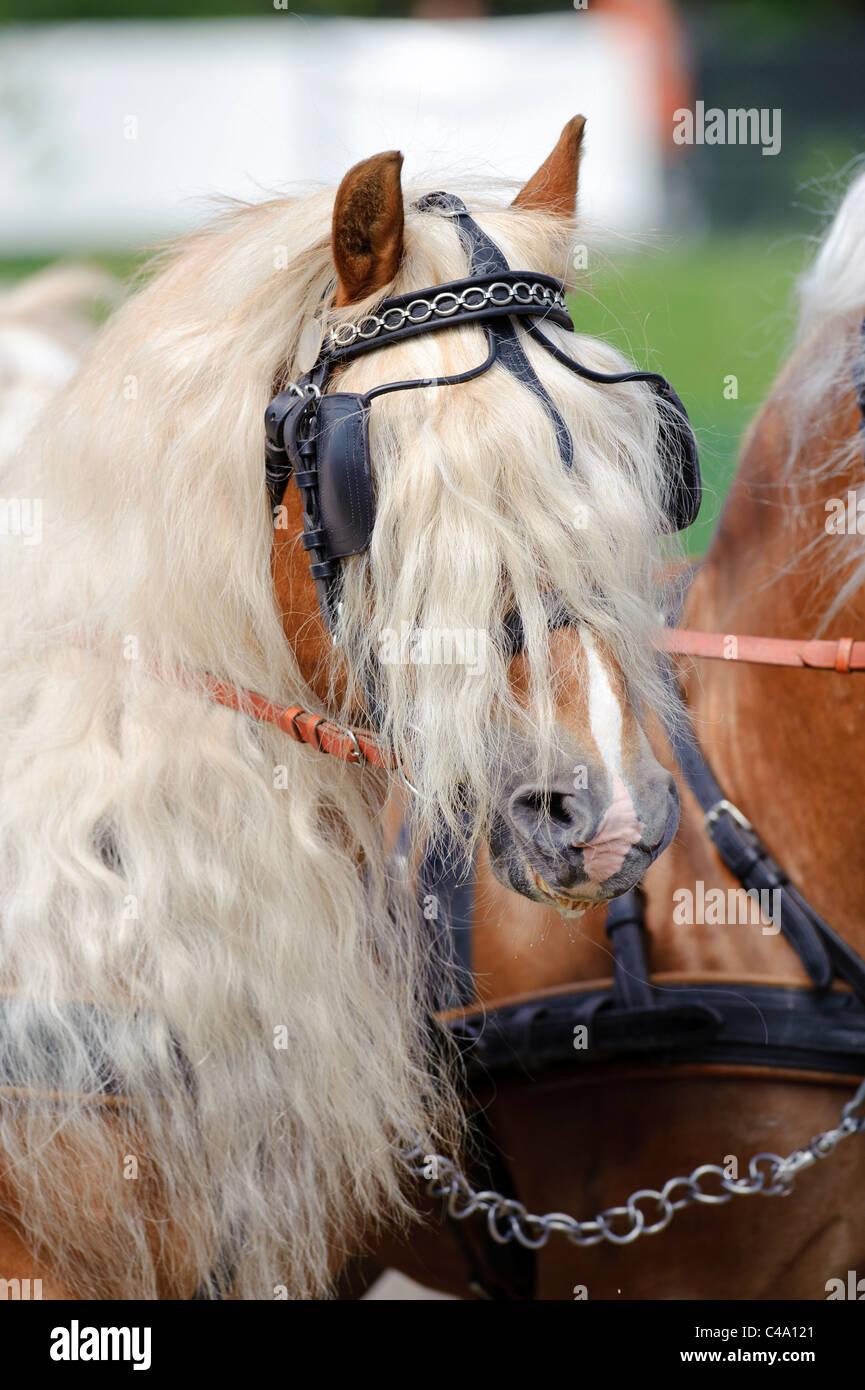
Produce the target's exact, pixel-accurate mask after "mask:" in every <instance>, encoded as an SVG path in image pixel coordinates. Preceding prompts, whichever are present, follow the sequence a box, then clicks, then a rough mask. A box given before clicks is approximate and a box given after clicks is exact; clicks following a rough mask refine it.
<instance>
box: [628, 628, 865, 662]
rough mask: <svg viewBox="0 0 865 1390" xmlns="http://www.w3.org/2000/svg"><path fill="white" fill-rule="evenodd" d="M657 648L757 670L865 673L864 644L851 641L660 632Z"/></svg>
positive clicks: (678, 630)
mask: <svg viewBox="0 0 865 1390" xmlns="http://www.w3.org/2000/svg"><path fill="white" fill-rule="evenodd" d="M655 645H656V646H657V647H658V648H659V649H660V650H661V651H665V652H670V653H671V655H673V656H701V657H708V658H710V659H712V660H717V661H737V662H747V663H748V664H751V665H757V666H798V667H800V668H801V669H803V670H812V671H841V672H844V673H848V672H851V671H865V642H854V641H853V638H852V637H839V638H838V640H837V641H813V642H802V641H799V640H797V639H795V638H788V637H751V636H747V635H745V634H741V633H736V632H698V631H696V630H694V629H692V628H680V627H669V628H661V629H659V631H658V634H657V636H656V638H655Z"/></svg>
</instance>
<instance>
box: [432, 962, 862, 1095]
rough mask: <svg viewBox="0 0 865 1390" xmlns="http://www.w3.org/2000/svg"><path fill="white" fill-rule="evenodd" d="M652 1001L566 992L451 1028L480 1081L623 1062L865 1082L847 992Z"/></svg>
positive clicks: (722, 992) (471, 1015)
mask: <svg viewBox="0 0 865 1390" xmlns="http://www.w3.org/2000/svg"><path fill="white" fill-rule="evenodd" d="M651 996H652V1005H651V1006H650V1007H648V1008H637V1009H633V1008H625V1007H620V1006H618V1005H617V1004H616V1003H615V998H614V991H613V990H611V989H609V988H606V987H605V988H602V989H598V988H595V989H588V990H579V991H576V990H575V991H572V992H568V991H565V992H563V993H561V994H556V995H547V996H545V997H541V998H536V999H528V1000H520V1001H517V1002H514V1003H512V1004H503V1005H499V1006H498V1007H497V1008H490V1009H486V1010H484V1009H482V1008H481V1007H480V1006H476V1007H475V1008H473V1009H468V1010H461V1011H460V1012H458V1013H452V1014H450V1015H446V1016H445V1017H443V1018H442V1019H441V1022H442V1025H443V1026H444V1027H445V1028H447V1029H448V1031H449V1032H450V1034H451V1035H452V1036H453V1037H454V1038H455V1039H456V1040H457V1042H458V1043H459V1045H460V1048H461V1051H462V1053H463V1057H464V1062H465V1065H466V1068H467V1071H468V1075H469V1077H470V1078H471V1079H473V1080H475V1079H477V1078H486V1079H487V1080H489V1078H490V1076H495V1075H497V1074H499V1073H510V1072H517V1073H519V1072H522V1073H523V1074H525V1072H526V1071H528V1072H532V1073H533V1072H540V1071H545V1070H547V1069H548V1068H550V1067H553V1066H564V1065H567V1066H569V1067H573V1066H577V1067H578V1068H587V1069H590V1068H592V1067H594V1066H597V1065H599V1064H601V1065H603V1064H607V1063H612V1062H620V1061H623V1060H632V1061H639V1062H641V1063H642V1064H644V1065H645V1064H647V1063H650V1064H653V1065H655V1064H657V1065H660V1066H670V1065H680V1064H684V1063H701V1064H703V1063H705V1064H719V1063H720V1064H728V1065H738V1066H747V1067H752V1066H753V1067H766V1066H771V1067H773V1068H783V1069H792V1070H798V1071H807V1072H825V1073H827V1074H834V1075H839V1076H850V1075H856V1076H861V1075H863V1074H865V1004H863V1001H862V1000H861V999H860V998H859V997H858V996H857V995H856V994H852V993H849V992H848V991H846V990H840V989H835V990H826V991H825V992H820V993H817V992H815V991H813V990H811V989H809V988H808V987H807V986H801V987H795V986H791V985H768V984H749V983H747V982H745V983H742V984H739V983H735V984H730V983H728V982H726V981H720V982H717V983H716V982H712V981H704V982H701V983H700V984H694V985H691V984H687V983H679V982H677V983H675V984H664V985H663V986H661V985H656V984H653V985H651ZM578 1029H585V1032H584V1033H583V1032H580V1033H579V1034H578V1033H577V1030H578ZM578 1044H579V1045H578Z"/></svg>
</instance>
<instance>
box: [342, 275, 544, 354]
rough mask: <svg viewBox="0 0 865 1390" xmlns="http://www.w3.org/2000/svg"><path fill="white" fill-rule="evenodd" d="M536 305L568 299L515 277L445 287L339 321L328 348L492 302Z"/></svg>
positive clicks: (480, 307) (374, 336) (343, 346)
mask: <svg viewBox="0 0 865 1390" xmlns="http://www.w3.org/2000/svg"><path fill="white" fill-rule="evenodd" d="M514 302H516V303H517V304H535V305H537V307H538V308H539V309H567V302H566V300H565V296H564V294H563V293H562V291H561V290H554V289H552V288H551V287H550V286H549V285H542V284H540V283H539V282H538V281H535V282H534V283H533V284H532V283H530V282H529V281H528V280H515V281H514V283H513V284H512V285H508V284H506V283H505V281H503V280H496V281H495V282H494V283H493V284H492V285H468V286H467V287H466V288H465V289H464V290H462V291H460V293H459V294H456V293H455V292H454V291H452V290H442V291H441V292H440V293H439V294H437V295H435V296H434V298H432V299H424V298H422V297H421V298H418V299H413V300H412V301H411V303H410V304H407V305H406V307H405V308H403V307H402V306H401V305H399V304H392V305H391V307H390V308H389V309H385V311H384V313H383V314H381V315H379V314H367V316H366V318H363V319H361V320H360V322H359V323H340V324H338V325H337V326H336V328H332V329H331V330H330V332H329V334H328V336H327V340H326V349H325V350H326V351H328V352H332V351H334V350H335V349H338V348H347V347H351V346H352V345H353V344H354V343H356V342H357V341H358V339H360V340H362V341H363V342H368V341H371V340H372V339H373V338H377V337H378V335H379V334H380V333H395V332H397V331H398V330H399V329H400V328H404V327H405V325H406V324H417V323H426V322H427V320H428V319H431V318H443V319H446V318H450V317H451V316H452V315H453V314H456V313H457V312H458V311H459V310H460V309H464V310H468V311H469V312H470V313H471V312H475V313H479V312H480V311H481V310H482V309H486V307H487V305H489V304H492V305H493V306H494V307H495V308H504V307H505V305H507V304H513V303H514Z"/></svg>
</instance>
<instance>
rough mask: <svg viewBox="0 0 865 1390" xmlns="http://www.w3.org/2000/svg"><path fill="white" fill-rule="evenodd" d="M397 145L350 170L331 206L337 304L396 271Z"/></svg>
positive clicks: (399, 216)
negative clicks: (393, 148)
mask: <svg viewBox="0 0 865 1390" xmlns="http://www.w3.org/2000/svg"><path fill="white" fill-rule="evenodd" d="M401 169H402V155H401V154H400V152H399V150H388V151H387V152H386V153H385V154H374V155H373V156H372V158H371V159H364V160H363V161H362V162H361V163H360V164H355V166H354V168H353V169H349V171H348V173H347V174H346V176H345V178H344V179H343V181H342V183H341V184H340V186H339V188H338V189H337V194H336V202H335V203H334V207H333V234H332V245H333V262H334V265H335V266H336V273H337V278H338V281H339V285H338V288H337V294H336V303H337V305H340V306H342V305H345V304H354V303H356V302H357V301H358V300H359V299H366V297H367V296H368V295H370V294H374V293H375V291H376V290H380V289H381V288H382V286H384V285H386V284H388V282H389V281H390V280H392V279H393V278H394V276H395V275H396V272H397V269H398V267H399V263H400V260H401V259H402V247H403V223H404V217H403V207H402V185H401V184H400V170H401Z"/></svg>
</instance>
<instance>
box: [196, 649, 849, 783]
mask: <svg viewBox="0 0 865 1390" xmlns="http://www.w3.org/2000/svg"><path fill="white" fill-rule="evenodd" d="M655 646H656V647H657V648H658V649H659V651H664V652H667V653H668V655H670V656H695V657H705V658H707V659H708V660H711V661H735V662H737V663H738V664H739V665H740V666H741V665H743V664H748V665H758V666H789V667H798V668H799V669H800V670H809V671H836V672H839V673H841V674H845V675H846V674H853V673H855V672H857V671H865V642H854V640H853V638H852V637H839V638H838V640H837V641H822V640H820V641H806V642H800V641H798V640H796V639H795V638H784V637H752V636H747V635H742V634H738V633H729V632H698V631H694V630H692V629H690V628H678V627H671V628H661V629H659V631H658V633H657V634H656V636H655ZM203 688H204V693H205V694H206V695H207V696H208V698H209V699H210V700H212V701H213V702H214V703H215V704H218V705H222V706H224V707H225V708H226V709H233V710H238V711H239V712H240V713H241V714H247V715H249V716H250V718H252V719H257V720H258V721H259V722H260V723H263V724H275V725H276V726H277V728H279V729H281V730H282V732H283V733H284V734H287V735H288V737H289V738H290V739H293V741H294V742H295V743H303V744H306V746H307V747H308V748H314V749H315V750H316V751H317V752H319V753H328V754H330V756H331V757H334V758H339V759H341V760H342V761H343V762H347V763H358V764H363V763H368V764H369V765H370V766H371V767H378V768H388V769H395V768H396V759H395V757H394V755H393V752H392V751H391V750H390V749H389V748H387V747H386V746H385V745H384V744H383V743H382V741H381V739H379V738H378V736H377V735H376V734H375V733H374V732H373V731H372V730H370V729H364V728H362V727H359V726H358V725H354V724H340V723H338V722H337V721H336V720H334V719H330V718H329V717H328V716H327V715H322V714H313V713H312V712H311V711H310V710H307V709H304V708H303V706H302V705H287V706H286V705H279V704H276V703H274V702H273V701H272V700H267V699H265V697H264V696H263V695H256V694H255V693H254V692H252V691H249V690H239V689H238V688H237V687H236V686H231V685H227V684H226V683H225V682H224V681H219V680H216V679H214V678H210V677H208V678H206V679H205V681H204V685H203Z"/></svg>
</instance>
